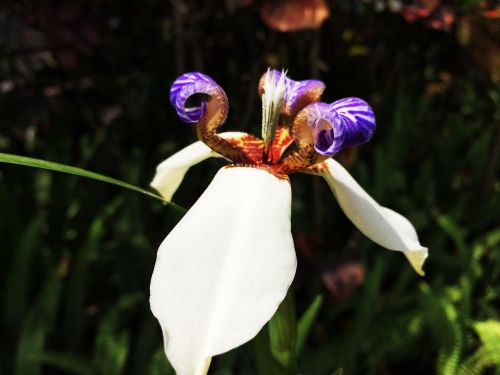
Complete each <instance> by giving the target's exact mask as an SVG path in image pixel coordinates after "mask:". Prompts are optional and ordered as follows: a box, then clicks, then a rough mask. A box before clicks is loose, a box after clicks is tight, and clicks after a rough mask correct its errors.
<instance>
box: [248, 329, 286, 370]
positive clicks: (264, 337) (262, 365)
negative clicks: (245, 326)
mask: <svg viewBox="0 0 500 375" xmlns="http://www.w3.org/2000/svg"><path fill="white" fill-rule="evenodd" d="M250 345H251V348H252V354H253V358H254V360H255V366H256V367H257V374H259V375H286V371H285V370H284V369H283V368H282V367H281V366H280V365H279V364H278V362H277V361H276V360H275V359H274V357H273V355H272V354H271V349H270V347H269V329H268V327H267V326H265V327H264V328H262V329H261V330H260V332H259V334H258V335H257V336H255V338H254V339H253V340H252V341H251V342H250Z"/></svg>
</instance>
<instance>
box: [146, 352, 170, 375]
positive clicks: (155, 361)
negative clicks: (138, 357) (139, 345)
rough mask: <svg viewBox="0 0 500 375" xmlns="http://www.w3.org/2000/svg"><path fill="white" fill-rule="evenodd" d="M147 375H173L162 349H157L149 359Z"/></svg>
mask: <svg viewBox="0 0 500 375" xmlns="http://www.w3.org/2000/svg"><path fill="white" fill-rule="evenodd" d="M147 374H148V375H175V371H174V369H173V368H172V366H170V363H168V361H167V357H166V356H165V352H164V350H163V347H161V348H158V350H156V351H155V352H154V354H153V356H152V358H151V362H150V364H149V367H148V371H147Z"/></svg>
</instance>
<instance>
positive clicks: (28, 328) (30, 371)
mask: <svg viewBox="0 0 500 375" xmlns="http://www.w3.org/2000/svg"><path fill="white" fill-rule="evenodd" d="M61 284H62V280H61V277H60V275H59V274H58V273H57V272H56V273H54V275H53V276H52V277H51V278H50V279H49V280H47V282H46V283H45V285H44V287H43V289H42V291H41V292H40V294H39V296H38V298H37V300H36V301H35V303H34V304H33V306H32V307H31V309H30V311H29V313H28V315H27V317H26V319H25V321H24V324H23V328H22V331H21V337H20V339H19V345H18V351H17V365H16V372H15V374H16V375H37V374H40V373H41V366H40V363H38V362H36V361H33V360H32V359H31V358H32V356H33V355H35V354H38V353H40V352H42V351H43V349H44V347H45V339H46V337H47V335H48V334H49V332H50V330H51V328H52V324H53V322H54V320H55V318H56V313H57V308H58V305H59V296H60V292H61V286H62V285H61Z"/></svg>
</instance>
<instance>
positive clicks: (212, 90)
mask: <svg viewBox="0 0 500 375" xmlns="http://www.w3.org/2000/svg"><path fill="white" fill-rule="evenodd" d="M196 94H207V95H210V96H215V95H217V96H222V99H223V100H224V102H225V105H227V97H226V94H225V93H224V90H222V88H221V87H220V86H219V85H218V84H217V83H216V82H215V81H214V80H213V79H212V78H210V77H209V76H207V75H206V74H202V73H198V72H192V73H186V74H183V75H181V76H180V77H179V78H177V79H176V80H175V82H174V83H173V84H172V87H171V88H170V102H171V103H172V105H173V106H174V107H175V110H176V112H177V115H178V116H179V117H180V118H181V120H182V121H184V122H186V123H188V124H193V123H196V122H198V121H199V120H200V119H201V118H202V117H203V115H204V114H205V109H206V102H201V104H200V106H197V107H186V101H187V100H188V99H189V97H191V96H193V95H196ZM225 113H227V111H225ZM224 120H225V118H224Z"/></svg>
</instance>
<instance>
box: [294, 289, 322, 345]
mask: <svg viewBox="0 0 500 375" xmlns="http://www.w3.org/2000/svg"><path fill="white" fill-rule="evenodd" d="M322 304H323V296H322V295H321V294H318V295H317V296H316V298H314V300H313V301H312V303H311V305H310V306H309V307H308V308H307V310H306V311H305V312H304V314H303V315H302V317H301V318H300V320H299V324H298V325H297V345H296V348H295V351H296V353H297V355H298V354H299V353H300V352H301V351H302V347H303V346H304V342H305V340H306V338H307V336H308V335H309V331H310V330H311V327H312V325H313V323H314V321H315V320H316V317H317V316H318V312H319V309H320V308H321V305H322Z"/></svg>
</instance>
